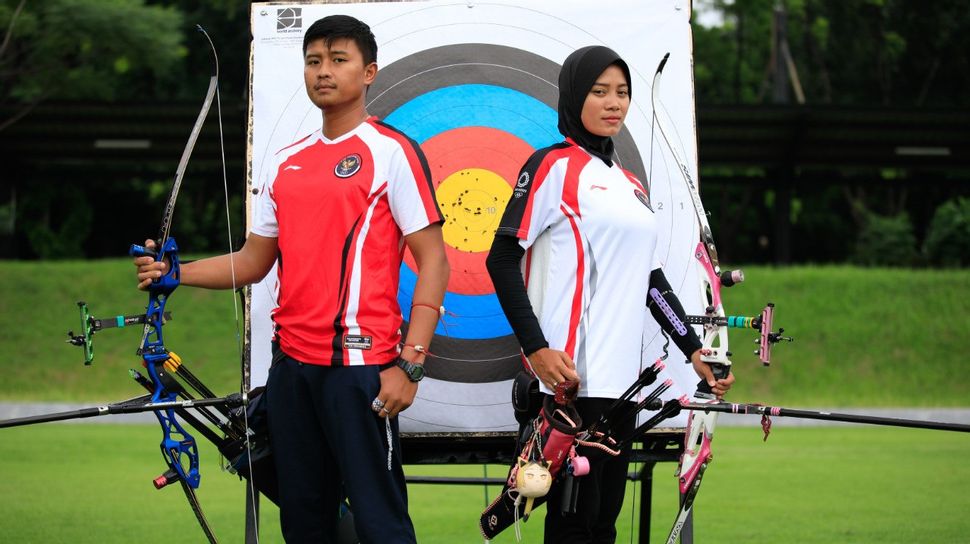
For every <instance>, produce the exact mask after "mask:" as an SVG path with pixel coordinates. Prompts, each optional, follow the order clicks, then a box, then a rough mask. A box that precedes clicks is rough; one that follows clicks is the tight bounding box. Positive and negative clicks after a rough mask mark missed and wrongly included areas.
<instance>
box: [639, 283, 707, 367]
mask: <svg viewBox="0 0 970 544" xmlns="http://www.w3.org/2000/svg"><path fill="white" fill-rule="evenodd" d="M647 308H649V309H650V314H651V315H653V318H654V319H656V320H657V323H659V324H660V328H661V329H663V331H664V332H665V333H667V335H668V336H670V338H671V339H673V341H674V344H677V347H678V348H679V349H680V351H681V352H683V354H684V355H685V356H686V357H687V358H688V359H690V356H691V355H692V354H693V353H694V352H695V351H697V350H699V349H700V348H701V346H702V344H701V340H700V338H698V337H697V333H696V332H694V329H693V328H692V327H691V326H690V325H688V324H687V323H686V319H687V313H686V312H684V307H683V305H681V303H680V299H678V298H677V295H676V294H674V291H673V289H672V288H671V287H670V282H668V281H667V277H666V276H664V272H663V270H662V269H660V268H657V269H656V270H654V271H653V272H651V273H650V288H649V290H648V291H647Z"/></svg>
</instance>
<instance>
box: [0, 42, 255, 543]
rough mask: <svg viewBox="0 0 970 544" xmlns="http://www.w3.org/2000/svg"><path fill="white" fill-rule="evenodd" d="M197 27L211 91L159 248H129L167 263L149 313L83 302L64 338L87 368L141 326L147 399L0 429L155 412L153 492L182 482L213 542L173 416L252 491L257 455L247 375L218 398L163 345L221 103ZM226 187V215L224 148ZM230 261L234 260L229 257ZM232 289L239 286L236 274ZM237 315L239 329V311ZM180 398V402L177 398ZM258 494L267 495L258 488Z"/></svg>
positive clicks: (190, 450) (192, 457)
mask: <svg viewBox="0 0 970 544" xmlns="http://www.w3.org/2000/svg"><path fill="white" fill-rule="evenodd" d="M196 28H197V30H198V31H199V32H201V33H202V34H203V35H204V36H205V38H206V40H207V41H208V42H209V46H210V48H211V49H212V55H213V60H214V70H213V75H212V76H211V77H210V79H209V87H208V90H207V91H206V95H205V99H204V101H203V104H202V108H201V109H200V111H199V114H198V117H197V118H196V121H195V124H194V125H193V127H192V131H191V133H190V134H189V138H188V141H187V142H186V144H185V148H184V150H183V151H182V156H181V159H180V160H179V163H178V167H177V169H176V172H175V179H174V181H173V184H172V188H171V191H170V193H169V197H168V200H167V202H166V206H165V210H164V213H163V215H162V222H161V226H160V227H159V231H158V237H157V238H156V239H155V244H156V247H155V248H147V247H143V246H139V245H132V246H131V248H130V249H129V254H130V255H132V256H135V257H141V256H151V257H153V258H154V259H155V261H156V262H161V261H163V260H167V261H168V263H169V268H168V271H167V272H166V273H165V274H164V275H162V276H161V277H160V278H157V279H155V280H153V281H152V283H151V284H150V285H149V286H148V288H147V291H148V306H147V308H146V311H145V313H144V314H139V315H130V316H125V315H120V316H117V317H114V318H111V319H96V318H94V317H93V316H91V314H90V312H89V310H88V307H87V304H86V303H84V302H78V308H79V310H80V316H81V331H80V333H79V334H74V332H73V331H70V332H68V340H67V341H68V342H69V343H71V344H73V345H75V346H78V347H81V348H83V349H84V363H85V365H90V364H91V363H92V362H93V359H94V345H93V340H92V339H93V336H94V334H95V333H97V332H98V331H100V330H102V329H105V328H110V327H125V326H132V325H139V324H141V325H143V326H144V329H143V334H142V339H141V343H140V344H139V347H138V350H137V354H138V355H140V356H141V357H142V360H143V364H144V367H145V368H146V369H147V371H148V375H149V377H148V378H146V377H144V376H142V375H141V374H140V373H138V372H136V371H134V370H132V371H131V376H132V378H133V379H134V380H135V381H136V382H138V383H139V384H140V385H142V386H143V387H144V388H145V389H146V390H147V391H148V394H147V395H142V396H140V397H135V398H132V399H129V400H126V401H122V402H119V403H115V404H110V405H106V406H97V407H92V408H85V409H81V410H76V411H70V412H61V413H56V414H46V415H39V416H30V417H24V418H16V419H10V420H6V421H0V428H3V427H14V426H20V425H29V424H33V423H43V422H48V421H61V420H66V419H77V418H86V417H94V416H101V415H110V414H119V413H136V412H146V411H152V412H154V413H155V415H156V417H157V418H158V422H159V424H160V425H161V427H162V442H161V444H160V449H161V452H162V457H163V459H164V460H165V463H166V465H167V470H166V471H165V472H164V473H163V474H162V475H161V476H159V477H157V478H155V480H154V484H155V487H156V488H158V489H161V488H162V487H165V486H167V485H169V484H172V483H175V482H179V483H180V484H181V487H182V489H183V491H184V493H185V496H186V498H187V499H188V501H189V504H190V506H191V508H192V511H193V513H194V514H195V516H196V519H197V520H198V521H199V524H200V526H201V527H202V529H203V531H204V532H205V535H206V538H207V539H208V540H209V542H213V543H214V542H216V539H215V536H214V535H213V533H212V530H211V528H210V527H209V524H208V521H207V520H206V518H205V515H204V514H203V512H202V509H201V506H200V505H199V502H198V499H197V497H196V495H195V489H197V488H198V486H199V483H200V473H199V455H198V447H197V443H196V440H195V438H194V437H193V436H192V435H191V434H190V433H189V432H188V430H186V428H185V427H184V426H183V425H182V424H181V423H180V422H179V419H178V418H177V417H176V416H177V415H178V416H179V417H181V418H182V419H183V420H184V421H185V422H187V423H188V424H189V425H191V426H192V427H194V428H195V429H196V430H198V432H200V433H201V434H202V435H203V436H205V437H206V438H207V439H209V440H210V441H212V442H213V443H214V444H215V445H216V446H217V447H218V448H219V450H220V452H221V453H222V454H223V455H225V456H226V457H227V459H229V461H230V466H229V469H230V470H231V471H233V472H237V473H239V474H240V475H245V476H247V479H248V480H249V483H250V485H251V486H253V485H254V484H253V458H252V455H248V454H249V453H250V452H251V451H252V449H253V447H252V444H251V443H250V434H251V433H250V430H249V422H248V419H247V417H248V414H247V411H246V410H245V409H243V410H234V408H235V407H238V406H240V405H245V404H246V403H247V400H248V398H247V388H248V383H247V380H246V378H245V372H244V377H243V381H242V385H241V391H240V393H238V394H232V395H229V396H226V397H216V396H215V394H214V393H213V392H212V391H211V390H210V389H209V388H208V387H206V386H205V385H204V384H203V383H202V382H201V380H199V379H198V378H197V377H196V376H194V375H193V374H192V373H191V372H189V370H188V369H187V368H186V367H185V366H184V365H183V364H182V362H181V359H180V358H179V357H178V355H176V354H175V353H174V352H170V351H169V350H168V349H167V348H166V346H165V342H164V338H163V326H164V324H165V323H166V321H168V320H169V319H170V318H171V315H170V314H169V313H168V312H166V311H165V305H166V303H167V301H168V299H169V297H170V296H171V295H172V293H173V292H174V291H175V289H176V288H177V287H178V286H179V284H180V279H181V278H180V274H181V267H180V261H179V253H178V246H177V244H176V242H175V240H174V239H173V238H171V237H170V236H169V233H170V230H171V226H172V217H173V213H174V210H175V203H176V200H177V199H178V193H179V189H180V188H181V185H182V180H183V178H184V176H185V170H186V167H187V165H188V162H189V158H190V157H191V155H192V152H193V150H194V148H195V143H196V141H197V139H198V137H199V133H200V132H201V130H202V125H203V124H204V122H205V120H206V117H207V115H208V113H209V110H210V108H211V106H212V102H213V99H215V100H216V102H217V104H219V96H218V79H219V61H218V55H217V54H216V50H215V45H214V44H213V43H212V40H211V38H209V35H208V34H207V33H206V32H205V30H204V29H203V28H202V27H201V26H199V25H196ZM219 117H220V119H219V125H220V126H219V131H220V133H219V134H220V148H223V147H224V146H223V145H222V126H221V125H222V123H221V111H220V114H219ZM223 182H224V184H225V185H226V206H227V215H228V182H227V180H226V173H225V154H224V151H223ZM229 243H230V246H231V244H232V233H231V230H230V232H229ZM230 254H231V247H230ZM230 262H232V259H231V257H230ZM233 284H234V285H235V271H234V270H233ZM234 304H235V299H234ZM236 316H237V317H236V319H237V331H238V309H237V311H236ZM176 376H177V377H179V378H181V379H182V380H183V381H185V382H186V383H187V384H188V385H189V386H190V387H191V388H192V389H193V390H194V391H195V393H197V394H199V395H201V397H202V398H196V397H195V396H194V395H193V394H192V393H190V392H189V391H188V390H187V389H186V388H185V387H183V385H182V384H181V383H180V382H179V380H177V379H176ZM179 398H181V399H182V400H179ZM189 408H192V409H193V410H194V413H190V412H188V409H189ZM196 414H198V415H196ZM200 417H201V418H204V419H206V420H207V421H208V423H209V424H212V425H215V426H216V427H218V428H219V429H220V430H221V431H223V433H224V435H225V436H223V437H219V436H218V435H217V434H216V433H215V432H214V431H213V430H212V429H211V428H210V427H209V426H208V425H207V424H206V423H205V422H203V421H202V420H201V419H200ZM260 491H264V490H262V489H261V490H260ZM264 493H266V491H264ZM267 495H268V496H270V497H271V498H273V495H272V494H271V493H267Z"/></svg>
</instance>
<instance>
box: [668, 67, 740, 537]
mask: <svg viewBox="0 0 970 544" xmlns="http://www.w3.org/2000/svg"><path fill="white" fill-rule="evenodd" d="M669 57H670V53H667V54H666V55H664V57H663V59H662V60H661V61H660V64H659V65H658V66H657V71H656V73H655V74H654V79H653V88H652V91H651V103H652V106H653V108H652V109H653V119H652V129H651V138H652V134H653V127H656V130H657V132H659V134H660V138H661V140H662V141H663V142H664V144H665V148H666V150H667V152H668V153H669V154H670V156H671V157H672V158H673V160H674V162H675V164H676V167H677V171H678V172H679V175H680V177H681V178H682V179H683V181H684V184H685V185H686V186H687V191H688V193H689V194H690V197H691V202H692V204H693V206H694V213H695V215H696V216H697V222H698V226H699V231H700V240H699V242H698V244H697V246H696V248H695V250H694V258H695V259H696V260H697V270H698V273H699V281H698V289H699V291H700V298H701V300H702V301H703V302H704V308H705V313H706V315H707V316H708V317H712V318H723V317H724V316H725V314H724V307H723V305H722V303H721V286H722V285H725V286H729V285H733V283H735V282H736V281H740V280H741V279H743V275H742V274H741V273H740V272H737V273H735V274H731V273H728V277H727V278H724V276H723V275H722V273H721V269H720V265H719V263H718V258H717V249H716V248H715V246H714V238H713V235H712V234H711V227H710V224H709V223H708V221H707V213H706V212H705V211H704V204H703V202H701V198H700V193H699V192H698V188H697V183H696V181H695V179H694V177H693V175H692V174H691V170H690V168H689V167H688V165H687V162H685V161H684V159H683V158H682V157H681V153H680V152H679V151H678V149H677V147H676V146H674V145H673V142H672V141H671V140H670V137H669V134H670V131H669V130H668V129H667V128H666V126H665V121H664V119H663V118H662V117H661V116H659V115H657V109H656V106H657V104H658V103H659V94H660V80H661V75H662V74H663V69H664V66H665V65H666V63H667V60H668V59H669ZM653 147H654V146H653V142H651V146H650V150H651V160H650V163H651V168H652V163H653ZM722 278H723V279H727V280H729V281H730V283H727V282H722ZM711 321H712V322H710V323H705V324H704V325H703V334H702V336H701V342H702V345H703V347H702V355H701V360H702V361H703V362H705V363H707V364H709V365H711V367H712V370H713V372H714V376H715V378H724V377H727V375H728V373H729V372H730V367H731V360H730V359H729V358H728V357H729V354H728V337H727V330H726V328H725V327H721V326H718V325H717V324H716V323H715V322H713V320H711ZM695 398H696V399H698V400H700V401H701V402H704V401H708V402H709V401H713V400H715V396H714V394H713V393H712V392H711V389H710V386H709V385H708V384H707V382H705V381H704V380H701V382H700V383H699V384H698V387H697V393H696V394H695ZM716 425H717V413H715V412H696V411H692V412H691V413H690V415H689V416H688V423H687V433H686V436H685V439H684V453H683V455H682V456H681V460H680V467H679V469H678V478H679V487H680V495H681V507H680V511H679V512H678V515H677V519H676V520H675V522H674V526H673V528H672V529H671V531H670V534H669V536H668V538H667V542H668V543H669V544H673V543H674V542H676V540H677V538H678V537H679V536H680V533H681V530H682V529H683V526H684V523H685V522H686V520H687V517H688V516H689V515H690V512H691V509H692V507H693V504H694V499H695V497H696V496H697V492H698V490H699V489H700V484H701V478H702V477H703V475H704V471H705V470H706V469H707V466H708V463H709V462H710V460H711V458H712V456H711V443H712V440H713V438H714V428H715V427H716Z"/></svg>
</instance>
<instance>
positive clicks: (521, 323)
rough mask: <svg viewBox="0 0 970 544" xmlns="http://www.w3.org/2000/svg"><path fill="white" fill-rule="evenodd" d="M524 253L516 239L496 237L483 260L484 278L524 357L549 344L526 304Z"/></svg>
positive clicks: (527, 298) (529, 306)
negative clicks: (489, 281)
mask: <svg viewBox="0 0 970 544" xmlns="http://www.w3.org/2000/svg"><path fill="white" fill-rule="evenodd" d="M523 255H525V250H524V249H522V246H520V245H519V240H518V239H517V238H515V237H513V236H507V235H504V234H496V235H495V240H494V241H493V242H492V249H491V250H490V251H489V252H488V257H487V258H486V259H485V266H486V268H488V275H489V276H490V277H491V278H492V284H493V285H494V286H495V295H496V296H497V297H498V301H499V304H501V305H502V311H503V312H505V318H506V319H508V320H509V325H512V332H514V333H515V337H516V338H517V339H518V340H519V345H521V346H522V351H523V352H524V353H525V354H526V355H530V354H532V353H535V352H536V351H538V350H539V349H541V348H546V347H549V342H547V341H546V337H545V336H544V335H543V334H542V329H541V328H540V327H539V319H538V318H537V317H536V314H535V311H533V309H532V303H531V302H529V294H528V292H527V291H526V290H525V281H524V280H523V279H522V272H521V271H520V269H519V263H521V262H522V256H523Z"/></svg>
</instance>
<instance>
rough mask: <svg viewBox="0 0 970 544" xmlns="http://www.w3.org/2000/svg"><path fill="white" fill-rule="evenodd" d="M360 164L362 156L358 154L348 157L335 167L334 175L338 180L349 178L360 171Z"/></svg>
mask: <svg viewBox="0 0 970 544" xmlns="http://www.w3.org/2000/svg"><path fill="white" fill-rule="evenodd" d="M360 163H361V160H360V155H358V154H356V153H354V154H352V155H347V156H346V157H344V158H342V159H340V162H338V163H337V166H335V167H334V169H333V173H334V175H335V176H337V177H338V178H349V177H350V176H352V175H354V174H356V173H357V171H358V170H360Z"/></svg>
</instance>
